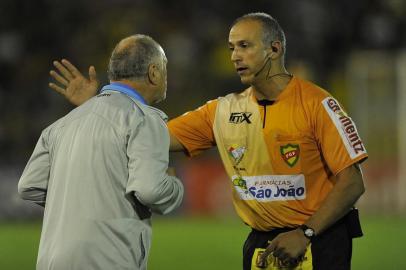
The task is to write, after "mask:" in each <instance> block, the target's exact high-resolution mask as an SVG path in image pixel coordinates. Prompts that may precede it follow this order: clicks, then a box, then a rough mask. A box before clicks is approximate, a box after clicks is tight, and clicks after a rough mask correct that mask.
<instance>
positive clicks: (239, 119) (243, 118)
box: [228, 112, 252, 124]
mask: <svg viewBox="0 0 406 270" xmlns="http://www.w3.org/2000/svg"><path fill="white" fill-rule="evenodd" d="M251 115H252V113H250V112H233V113H231V114H230V119H228V122H229V123H233V124H241V123H243V122H247V123H248V124H251V121H250V117H251Z"/></svg>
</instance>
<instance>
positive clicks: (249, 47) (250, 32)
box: [228, 19, 270, 85]
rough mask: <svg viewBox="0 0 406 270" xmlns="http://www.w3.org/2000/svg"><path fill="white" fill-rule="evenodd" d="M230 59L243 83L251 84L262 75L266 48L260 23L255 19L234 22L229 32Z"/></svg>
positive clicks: (266, 63) (266, 62)
mask: <svg viewBox="0 0 406 270" xmlns="http://www.w3.org/2000/svg"><path fill="white" fill-rule="evenodd" d="M228 45H229V48H230V51H231V61H232V62H233V64H234V68H235V70H236V71H237V73H238V75H239V76H240V78H241V82H242V83H243V84H249V85H250V84H253V83H254V82H256V81H258V80H260V79H261V78H263V77H264V76H262V75H263V74H262V73H264V72H263V71H264V70H267V68H266V66H267V65H268V64H270V63H269V62H268V61H266V60H267V53H268V51H267V49H266V48H265V46H264V44H263V41H262V24H261V22H259V21H256V20H250V19H247V20H243V21H240V22H238V23H237V24H235V25H234V26H233V27H232V28H231V30H230V34H229V38H228Z"/></svg>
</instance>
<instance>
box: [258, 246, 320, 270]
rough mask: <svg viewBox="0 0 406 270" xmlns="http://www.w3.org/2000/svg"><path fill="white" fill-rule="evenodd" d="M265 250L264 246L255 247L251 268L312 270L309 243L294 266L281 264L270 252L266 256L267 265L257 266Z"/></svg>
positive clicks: (263, 269)
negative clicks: (300, 259) (301, 257)
mask: <svg viewBox="0 0 406 270" xmlns="http://www.w3.org/2000/svg"><path fill="white" fill-rule="evenodd" d="M264 251H265V249H264V248H256V249H255V251H254V255H253V256H252V261H251V270H312V269H313V263H312V251H311V245H309V246H308V247H307V249H306V253H305V255H304V257H303V260H302V261H301V262H300V263H299V264H298V265H296V266H294V267H287V266H283V264H282V262H281V261H280V260H279V259H277V258H275V257H274V256H273V255H272V254H270V255H269V256H268V260H267V265H266V266H265V267H262V268H261V267H259V266H258V262H259V257H260V256H261V254H262V253H263V252H264Z"/></svg>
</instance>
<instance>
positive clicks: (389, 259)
mask: <svg viewBox="0 0 406 270" xmlns="http://www.w3.org/2000/svg"><path fill="white" fill-rule="evenodd" d="M40 227H41V225H40V223H24V224H22V223H1V224H0V270H31V269H35V260H36V253H37V248H38V241H39V235H40ZM363 229H364V233H365V236H364V237H363V238H360V239H356V240H355V241H354V255H353V267H352V269H355V270H358V269H360V270H364V269H365V270H375V269H376V270H404V269H406V256H405V255H404V254H405V251H406V218H388V217H382V218H377V217H375V218H374V217H369V218H363ZM248 231H249V230H248V228H247V227H246V226H244V225H243V224H241V222H240V221H239V220H236V219H212V218H165V219H155V220H154V222H153V234H154V236H153V244H152V250H151V256H150V260H149V269H150V270H161V269H163V270H172V269H176V270H186V269H191V270H203V269H204V270H216V269H218V270H220V269H221V270H224V269H227V270H228V269H241V247H242V243H243V241H244V240H245V237H246V235H247V233H248ZM403 256H405V257H403Z"/></svg>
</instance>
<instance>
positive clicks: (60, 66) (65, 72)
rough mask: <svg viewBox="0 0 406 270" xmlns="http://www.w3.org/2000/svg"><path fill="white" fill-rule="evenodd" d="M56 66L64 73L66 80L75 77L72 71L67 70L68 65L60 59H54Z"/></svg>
mask: <svg viewBox="0 0 406 270" xmlns="http://www.w3.org/2000/svg"><path fill="white" fill-rule="evenodd" d="M54 66H55V67H56V68H57V69H58V70H59V72H60V73H61V74H62V76H63V77H65V79H66V80H68V81H70V80H72V79H73V75H72V73H71V72H70V71H69V70H67V69H66V67H65V66H64V65H62V64H61V63H60V62H59V61H54Z"/></svg>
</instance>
